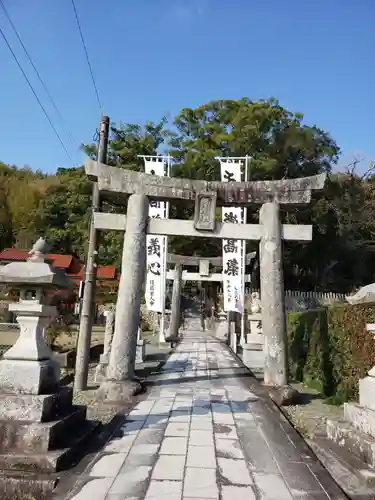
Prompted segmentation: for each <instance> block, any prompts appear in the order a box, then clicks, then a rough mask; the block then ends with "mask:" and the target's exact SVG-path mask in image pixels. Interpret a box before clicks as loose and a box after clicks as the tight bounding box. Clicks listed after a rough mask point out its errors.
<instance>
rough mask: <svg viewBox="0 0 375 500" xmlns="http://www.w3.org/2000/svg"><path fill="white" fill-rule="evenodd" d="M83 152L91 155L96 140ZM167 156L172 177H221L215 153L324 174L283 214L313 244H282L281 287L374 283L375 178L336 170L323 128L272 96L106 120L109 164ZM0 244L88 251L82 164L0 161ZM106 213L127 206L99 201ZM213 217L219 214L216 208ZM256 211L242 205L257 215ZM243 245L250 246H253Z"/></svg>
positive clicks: (210, 250)
mask: <svg viewBox="0 0 375 500" xmlns="http://www.w3.org/2000/svg"><path fill="white" fill-rule="evenodd" d="M83 149H84V151H85V152H86V153H87V154H88V155H89V156H91V157H92V158H95V157H96V144H86V145H84V146H83ZM156 154H169V155H170V156H171V157H172V159H173V162H172V165H173V168H172V172H171V175H173V176H179V177H189V178H197V179H206V180H214V179H216V180H218V179H219V178H220V172H219V162H218V161H217V159H216V158H217V157H218V156H245V155H248V156H249V157H250V158H251V160H250V168H249V173H248V180H261V179H282V178H295V177H303V176H308V175H315V174H318V173H321V172H327V173H328V174H329V179H328V182H327V183H326V187H325V190H324V192H322V193H320V194H319V195H318V196H317V197H316V198H315V199H314V200H313V201H312V203H311V205H309V206H307V207H299V208H292V209H288V210H286V211H283V213H282V216H283V218H284V220H285V221H288V222H292V223H296V222H299V223H303V224H309V223H312V224H313V227H314V229H313V234H314V236H313V241H312V242H308V243H304V244H303V243H290V242H289V243H286V244H285V247H284V268H285V278H286V286H287V287H288V288H302V289H306V290H311V289H324V290H335V291H348V290H350V289H351V288H352V287H354V286H360V285H363V284H366V283H369V282H372V281H374V273H375V260H374V258H373V256H374V249H375V245H374V241H375V239H374V231H375V217H374V216H375V176H373V175H372V171H371V170H370V171H369V172H368V173H367V175H363V176H360V175H358V174H357V172H356V170H355V169H354V168H352V169H347V170H345V171H344V172H341V173H332V169H333V167H334V166H335V164H336V163H337V162H338V159H339V156H340V148H339V146H338V145H337V144H336V142H335V141H334V139H333V138H332V137H331V136H330V134H329V133H327V132H326V131H324V130H322V129H321V128H319V127H318V126H315V125H313V126H310V125H307V124H306V123H305V122H304V119H303V115H302V114H301V113H292V112H290V111H289V110H287V109H285V108H284V107H282V106H281V105H280V103H279V102H278V101H277V100H276V99H268V100H260V101H252V100H250V99H249V98H243V99H239V100H217V101H211V102H209V103H207V104H205V105H203V106H200V107H198V108H196V109H190V108H184V109H182V110H181V111H180V113H179V114H178V115H177V116H176V117H175V118H174V120H172V121H171V122H169V123H168V121H167V120H166V118H162V119H161V120H160V121H159V122H157V123H154V122H147V123H146V124H145V125H144V126H141V125H139V124H120V125H118V126H117V125H112V126H111V131H110V139H109V142H108V163H109V164H111V165H115V166H118V167H122V168H129V169H133V170H142V169H143V160H142V158H140V157H139V155H156ZM0 204H1V216H0V217H1V221H0V222H1V225H0V228H1V230H0V245H1V248H5V247H8V246H12V245H13V246H18V247H19V248H21V247H23V248H25V247H26V248H29V247H30V246H31V244H32V242H33V241H34V240H35V238H36V237H37V236H39V235H41V234H44V235H46V236H47V237H48V239H49V241H50V242H52V244H53V246H54V249H55V250H56V251H61V252H70V253H75V254H77V255H78V256H80V257H81V258H82V259H84V258H85V254H86V250H87V248H86V247H87V241H88V230H89V219H90V214H91V183H90V181H89V180H88V179H87V178H86V176H85V173H84V169H83V168H65V169H59V170H58V171H57V172H56V174H53V175H43V174H41V173H40V172H33V171H32V170H31V169H29V168H16V167H15V166H10V165H5V164H1V163H0ZM103 210H105V211H114V210H116V211H118V210H122V211H125V210H126V207H120V208H119V207H116V208H115V207H113V206H112V205H111V204H109V203H104V205H103ZM192 214H193V206H192V205H191V206H187V205H186V204H181V203H178V202H177V203H174V204H172V205H171V207H170V216H171V217H174V218H184V219H188V218H191V217H192ZM218 216H219V211H218ZM257 219H258V209H253V208H252V209H249V210H248V222H257ZM122 238H123V236H122V235H121V234H120V233H115V232H109V233H105V234H104V235H102V236H101V243H102V244H101V247H100V252H99V260H100V262H101V263H102V264H116V265H117V266H118V265H119V263H120V259H121V248H122ZM257 246H258V245H257V243H256V242H249V243H248V251H252V250H254V249H257ZM169 251H170V252H174V253H180V254H185V255H194V254H195V255H201V256H215V255H220V254H221V242H220V241H217V240H216V241H214V240H213V239H207V240H204V241H202V239H193V238H190V239H189V238H186V237H184V238H181V237H173V238H169Z"/></svg>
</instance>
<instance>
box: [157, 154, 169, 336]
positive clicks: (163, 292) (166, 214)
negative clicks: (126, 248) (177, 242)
mask: <svg viewBox="0 0 375 500" xmlns="http://www.w3.org/2000/svg"><path fill="white" fill-rule="evenodd" d="M165 175H166V176H167V177H170V175H171V157H170V156H169V155H168V156H167V165H166V172H165ZM164 217H165V218H166V219H169V202H166V203H165V212H164ZM163 246H164V262H163V275H162V279H161V287H162V289H161V300H162V309H161V318H160V326H159V344H162V343H164V342H165V335H164V331H165V298H166V285H167V256H168V237H167V236H164V237H163Z"/></svg>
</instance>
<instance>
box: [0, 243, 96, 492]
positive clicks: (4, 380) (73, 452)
mask: <svg viewBox="0 0 375 500" xmlns="http://www.w3.org/2000/svg"><path fill="white" fill-rule="evenodd" d="M46 252H47V244H46V242H45V241H44V240H43V239H39V240H38V241H37V242H36V243H35V245H34V247H33V249H32V250H31V252H30V254H29V258H28V259H27V261H26V262H14V263H11V264H8V265H6V266H4V267H2V268H1V269H0V282H1V283H4V284H6V285H9V286H10V287H12V288H17V289H19V290H20V298H19V301H18V302H17V303H14V304H11V305H10V306H9V309H10V310H11V311H13V312H15V313H16V315H17V322H18V324H19V326H20V335H19V338H18V340H17V342H16V343H15V344H14V346H13V347H12V348H11V349H9V350H8V351H7V352H6V353H5V354H4V357H3V359H2V360H1V361H0V470H1V471H2V474H0V491H1V492H2V496H1V498H2V499H4V500H10V499H14V498H21V497H23V496H27V495H29V496H30V498H31V497H32V498H45V497H46V496H48V495H50V494H52V490H53V488H54V487H55V484H56V476H54V475H51V474H52V473H55V472H56V471H59V470H63V469H66V468H69V467H70V466H71V465H72V464H74V463H76V461H77V460H79V459H80V457H81V456H82V453H83V451H84V449H85V446H86V445H87V442H88V441H89V440H90V439H91V437H92V433H93V432H94V431H95V429H96V428H97V425H98V423H97V422H91V421H87V420H86V407H84V406H76V405H73V404H72V397H73V390H72V388H71V387H68V386H65V385H61V384H60V369H59V366H58V364H57V362H56V361H54V360H53V358H52V352H51V349H50V348H49V347H48V346H47V344H46V343H45V340H44V335H43V334H44V329H45V328H46V327H47V326H48V324H49V323H50V321H51V320H52V318H53V317H54V316H55V315H56V312H57V311H56V308H55V307H53V306H51V305H50V299H49V298H50V297H51V296H52V294H53V292H54V290H56V289H69V288H73V286H74V283H73V282H72V281H71V280H69V279H68V278H67V277H66V275H65V274H64V272H63V271H59V270H58V269H54V268H53V267H52V266H51V265H50V264H48V263H47V262H46V260H45V258H46ZM47 494H48V495H47ZM29 496H28V498H29ZM48 498H49V496H48Z"/></svg>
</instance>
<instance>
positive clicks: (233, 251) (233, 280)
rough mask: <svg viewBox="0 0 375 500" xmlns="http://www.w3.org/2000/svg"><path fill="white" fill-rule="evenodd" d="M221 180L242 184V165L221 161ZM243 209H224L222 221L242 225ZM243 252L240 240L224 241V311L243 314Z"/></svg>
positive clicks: (242, 244)
mask: <svg viewBox="0 0 375 500" xmlns="http://www.w3.org/2000/svg"><path fill="white" fill-rule="evenodd" d="M220 163H221V180H222V181H223V182H225V181H226V182H241V165H242V164H241V163H240V162H229V161H223V160H221V161H220ZM243 219H244V218H243V209H242V208H240V207H223V208H222V220H223V222H226V223H231V224H242V223H243V222H244V220H243ZM243 250H244V242H242V241H240V240H234V239H229V240H223V291H224V310H225V311H236V312H240V313H242V307H243V305H242V302H243V301H242V295H243V279H244V276H243V274H244V269H243V257H242V256H243Z"/></svg>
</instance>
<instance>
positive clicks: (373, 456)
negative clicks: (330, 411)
mask: <svg viewBox="0 0 375 500" xmlns="http://www.w3.org/2000/svg"><path fill="white" fill-rule="evenodd" d="M326 430H327V437H328V438H329V439H331V440H332V441H333V442H335V443H336V444H337V445H339V446H341V447H343V448H345V449H346V450H348V451H349V452H350V453H353V454H354V455H355V456H356V457H358V458H359V459H360V460H362V461H363V462H365V463H367V464H369V465H370V466H371V467H375V439H374V438H373V437H371V436H369V435H368V434H365V433H363V432H361V431H359V430H358V429H355V428H354V427H353V426H352V425H351V424H350V423H349V422H344V421H338V422H335V421H333V420H327V427H326Z"/></svg>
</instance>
